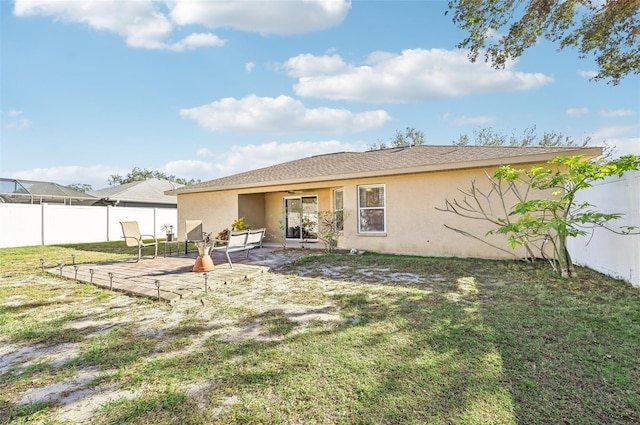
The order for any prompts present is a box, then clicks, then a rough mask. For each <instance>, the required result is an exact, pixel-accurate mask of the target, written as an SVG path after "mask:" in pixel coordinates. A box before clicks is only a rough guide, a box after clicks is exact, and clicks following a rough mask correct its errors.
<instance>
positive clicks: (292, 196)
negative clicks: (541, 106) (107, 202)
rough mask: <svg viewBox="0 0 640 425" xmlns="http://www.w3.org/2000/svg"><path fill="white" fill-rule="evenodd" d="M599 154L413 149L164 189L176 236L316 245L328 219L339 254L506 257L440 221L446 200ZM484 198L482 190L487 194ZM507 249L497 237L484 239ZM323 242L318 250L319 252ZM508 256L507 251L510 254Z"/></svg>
mask: <svg viewBox="0 0 640 425" xmlns="http://www.w3.org/2000/svg"><path fill="white" fill-rule="evenodd" d="M601 153H602V149H601V148H599V147H505V146H434V145H419V146H412V147H404V148H391V149H383V150H375V151H367V152H341V153H333V154H326V155H317V156H312V157H308V158H303V159H299V160H295V161H290V162H286V163H282V164H278V165H273V166H270V167H265V168H261V169H257V170H253V171H248V172H244V173H240V174H236V175H232V176H228V177H223V178H219V179H215V180H211V181H206V182H202V183H198V184H194V185H189V186H185V187H182V188H179V189H176V190H171V191H168V192H167V193H168V194H171V195H176V196H177V199H178V238H179V240H184V239H185V235H184V229H185V220H202V223H203V229H204V230H205V231H208V232H213V234H214V235H215V234H217V233H218V232H219V231H221V230H223V229H224V228H229V227H230V226H231V223H233V221H234V220H236V219H238V218H240V217H244V218H245V221H246V222H247V223H248V224H249V225H250V226H251V227H252V228H261V227H266V228H267V239H266V242H272V243H283V242H284V243H292V245H293V244H295V243H296V242H297V243H300V242H302V243H305V244H306V243H312V242H314V241H318V232H319V227H318V221H319V220H321V219H322V217H323V212H330V214H332V216H333V217H335V218H336V221H338V222H339V223H337V224H338V226H339V227H340V233H339V237H338V248H342V249H353V248H355V249H358V250H365V251H376V252H386V253H397V254H410V255H424V256H444V257H479V258H509V257H510V254H509V253H505V252H504V251H501V250H499V249H495V248H491V247H489V246H487V245H486V244H484V243H483V242H482V241H480V240H476V239H473V238H470V237H468V236H464V235H463V234H461V233H459V232H455V231H452V230H450V229H448V228H447V227H445V224H446V225H449V226H450V227H457V228H460V229H463V230H465V231H469V232H470V233H476V234H480V235H482V236H484V234H485V233H486V231H487V230H489V227H488V224H487V223H486V222H484V221H482V220H471V219H466V218H462V217H460V216H457V215H456V214H451V213H447V212H444V211H441V210H439V209H438V208H444V207H445V201H446V200H447V199H449V200H452V199H454V198H457V199H461V198H462V197H463V195H462V194H461V192H460V191H459V189H462V190H468V189H469V188H470V187H471V183H472V181H474V180H475V182H476V185H477V186H478V187H479V188H481V187H483V186H484V187H485V189H487V185H488V180H487V175H486V173H489V174H491V173H492V172H493V171H494V170H495V169H496V168H497V167H499V166H500V165H505V164H511V165H513V166H516V167H518V168H526V167H529V166H532V165H535V164H544V163H546V162H547V161H549V160H550V159H552V158H554V157H556V156H560V155H567V156H568V155H584V156H585V158H587V159H589V158H594V157H597V156H599V155H601ZM487 190H488V189H487ZM490 238H492V241H493V243H494V244H498V245H499V244H502V245H503V246H504V247H505V248H506V247H507V244H506V239H505V237H504V236H502V235H492V236H490ZM321 246H322V244H321V243H320V246H319V247H321ZM507 249H510V248H507Z"/></svg>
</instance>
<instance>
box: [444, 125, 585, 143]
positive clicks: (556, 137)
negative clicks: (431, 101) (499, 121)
mask: <svg viewBox="0 0 640 425" xmlns="http://www.w3.org/2000/svg"><path fill="white" fill-rule="evenodd" d="M590 141H591V139H590V138H586V139H585V140H582V141H577V140H575V139H572V138H570V137H567V136H564V135H562V134H560V133H556V132H549V133H544V134H542V136H538V135H537V134H536V127H535V126H533V127H530V128H527V129H525V130H524V132H523V133H522V135H521V136H517V135H515V134H513V133H512V134H511V135H506V134H504V133H499V132H498V131H496V130H493V129H492V128H490V127H487V128H483V129H481V130H476V131H474V132H473V145H475V146H519V147H526V146H576V147H584V146H586V145H587V144H588V143H589V142H590ZM453 144H454V145H456V146H469V144H470V137H469V136H468V135H466V134H462V135H460V136H459V138H458V140H454V141H453Z"/></svg>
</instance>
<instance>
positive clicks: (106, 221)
mask: <svg viewBox="0 0 640 425" xmlns="http://www.w3.org/2000/svg"><path fill="white" fill-rule="evenodd" d="M177 220H178V210H177V209H175V208H129V207H126V208H125V207H111V206H107V207H97V206H96V207H90V206H71V205H59V204H46V203H45V204H40V205H30V204H29V205H27V204H0V248H10V247H18V246H33V245H52V244H63V243H82V242H105V241H118V240H121V241H124V239H123V238H122V228H121V227H120V222H121V221H137V222H138V224H139V225H140V232H141V233H143V234H148V235H154V236H156V237H157V238H164V237H165V236H166V235H165V232H164V231H162V230H161V228H162V226H163V225H164V224H171V225H173V229H174V233H176V230H177V229H178V227H177Z"/></svg>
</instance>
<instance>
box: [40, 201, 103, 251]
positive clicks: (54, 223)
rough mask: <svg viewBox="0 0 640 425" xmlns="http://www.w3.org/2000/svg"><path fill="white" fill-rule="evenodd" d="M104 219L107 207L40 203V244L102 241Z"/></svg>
mask: <svg viewBox="0 0 640 425" xmlns="http://www.w3.org/2000/svg"><path fill="white" fill-rule="evenodd" d="M106 219H107V207H88V206H71V205H57V204H42V224H43V229H44V232H43V233H42V235H43V238H42V245H52V244H60V243H82V242H100V241H104V240H105V235H106V234H107V220H106Z"/></svg>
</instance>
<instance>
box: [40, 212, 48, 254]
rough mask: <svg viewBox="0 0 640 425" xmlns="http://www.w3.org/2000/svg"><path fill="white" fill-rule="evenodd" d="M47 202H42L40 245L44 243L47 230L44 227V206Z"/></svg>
mask: <svg viewBox="0 0 640 425" xmlns="http://www.w3.org/2000/svg"><path fill="white" fill-rule="evenodd" d="M45 205H47V204H45V203H44V202H42V203H41V204H40V206H41V207H42V208H40V245H44V234H45V232H46V230H45V228H44V222H45V220H44V208H45Z"/></svg>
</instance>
